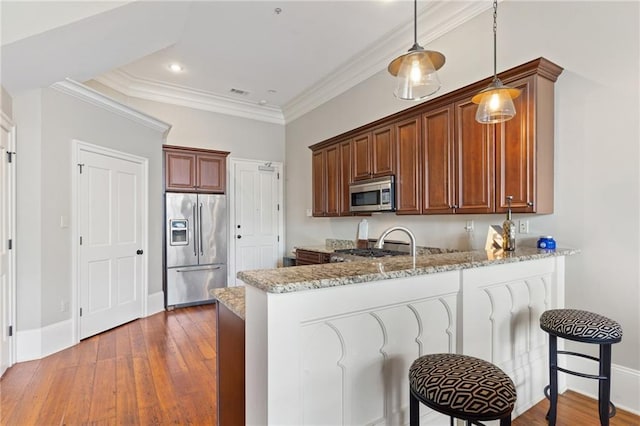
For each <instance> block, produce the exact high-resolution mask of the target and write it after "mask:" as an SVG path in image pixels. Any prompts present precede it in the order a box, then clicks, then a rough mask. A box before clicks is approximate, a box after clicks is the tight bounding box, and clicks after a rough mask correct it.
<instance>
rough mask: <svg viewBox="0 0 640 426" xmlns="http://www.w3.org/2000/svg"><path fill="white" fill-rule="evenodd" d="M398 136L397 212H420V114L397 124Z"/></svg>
mask: <svg viewBox="0 0 640 426" xmlns="http://www.w3.org/2000/svg"><path fill="white" fill-rule="evenodd" d="M395 130H396V131H395V136H396V156H397V166H396V170H397V173H396V213H397V214H420V208H421V203H422V196H421V192H422V185H421V184H420V181H421V177H420V161H419V158H420V141H421V138H420V116H416V117H412V118H409V119H407V120H403V121H401V122H399V123H397V124H396V125H395Z"/></svg>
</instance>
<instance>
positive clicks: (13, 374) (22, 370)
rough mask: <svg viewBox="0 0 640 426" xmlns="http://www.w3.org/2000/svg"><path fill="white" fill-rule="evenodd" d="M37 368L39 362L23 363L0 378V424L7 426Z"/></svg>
mask: <svg viewBox="0 0 640 426" xmlns="http://www.w3.org/2000/svg"><path fill="white" fill-rule="evenodd" d="M39 366H40V360H36V361H28V362H23V363H21V364H19V366H18V365H16V366H13V367H11V368H9V369H8V370H7V371H6V372H5V374H4V375H3V376H2V377H1V378H0V424H2V425H4V424H8V421H9V419H10V418H11V415H12V414H13V411H14V410H15V408H16V406H17V405H18V403H19V402H20V400H21V399H22V398H23V397H24V394H25V392H26V390H27V385H28V384H29V383H30V382H31V381H32V380H33V376H34V374H36V371H37V370H38V368H39Z"/></svg>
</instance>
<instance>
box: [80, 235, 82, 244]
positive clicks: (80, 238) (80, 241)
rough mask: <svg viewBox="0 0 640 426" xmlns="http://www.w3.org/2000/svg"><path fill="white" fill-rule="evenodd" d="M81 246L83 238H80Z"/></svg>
mask: <svg viewBox="0 0 640 426" xmlns="http://www.w3.org/2000/svg"><path fill="white" fill-rule="evenodd" d="M80 245H82V237H80Z"/></svg>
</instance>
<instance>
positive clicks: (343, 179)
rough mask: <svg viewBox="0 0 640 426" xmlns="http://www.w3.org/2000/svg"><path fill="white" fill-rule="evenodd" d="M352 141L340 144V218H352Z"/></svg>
mask: <svg viewBox="0 0 640 426" xmlns="http://www.w3.org/2000/svg"><path fill="white" fill-rule="evenodd" d="M351 182H352V180H351V140H350V139H349V140H348V141H345V142H341V143H340V216H350V215H351V212H349V205H350V204H351V200H350V199H349V184H350V183H351Z"/></svg>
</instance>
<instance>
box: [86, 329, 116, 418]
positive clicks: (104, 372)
mask: <svg viewBox="0 0 640 426" xmlns="http://www.w3.org/2000/svg"><path fill="white" fill-rule="evenodd" d="M101 340H102V339H101ZM113 348H115V345H113ZM114 354H115V352H114ZM98 389H99V392H97V391H96V390H98ZM116 391H117V389H116V359H115V358H107V359H101V360H99V361H98V362H96V371H95V375H94V392H93V393H92V397H91V408H90V409H89V419H90V421H94V420H97V421H102V420H106V419H112V418H115V417H116Z"/></svg>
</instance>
